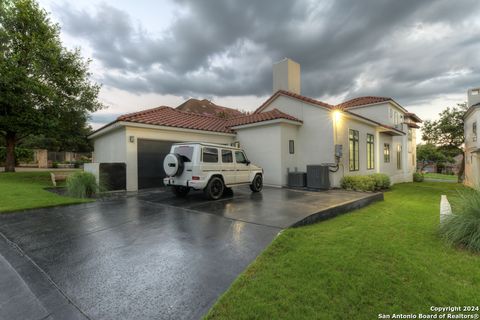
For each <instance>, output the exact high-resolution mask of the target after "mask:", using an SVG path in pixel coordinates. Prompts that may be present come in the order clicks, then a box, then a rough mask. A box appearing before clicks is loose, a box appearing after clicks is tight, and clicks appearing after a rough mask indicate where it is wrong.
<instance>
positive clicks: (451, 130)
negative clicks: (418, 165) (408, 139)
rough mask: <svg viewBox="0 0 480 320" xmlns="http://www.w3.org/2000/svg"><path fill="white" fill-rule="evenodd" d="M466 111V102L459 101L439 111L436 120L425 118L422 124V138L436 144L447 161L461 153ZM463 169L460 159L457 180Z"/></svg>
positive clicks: (428, 142) (433, 144)
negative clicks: (454, 105)
mask: <svg viewBox="0 0 480 320" xmlns="http://www.w3.org/2000/svg"><path fill="white" fill-rule="evenodd" d="M466 111H467V104H466V103H460V104H458V105H457V106H456V107H451V108H446V109H445V110H443V111H442V112H440V113H439V116H440V118H439V119H438V120H434V121H432V120H427V121H425V123H424V125H423V128H422V140H423V141H425V142H426V143H427V144H430V145H432V146H436V147H437V148H438V151H440V152H441V153H442V154H443V155H444V156H445V158H446V160H447V161H451V159H453V157H455V156H456V155H458V154H463V149H462V146H463V143H464V141H465V137H464V119H463V117H464V115H465V112H466ZM417 157H418V155H417ZM463 171H464V163H463V161H462V166H461V168H460V172H459V175H458V176H459V180H461V179H462V176H463Z"/></svg>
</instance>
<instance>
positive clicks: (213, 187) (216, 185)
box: [203, 177, 225, 200]
mask: <svg viewBox="0 0 480 320" xmlns="http://www.w3.org/2000/svg"><path fill="white" fill-rule="evenodd" d="M224 190H225V185H224V184H223V180H222V179H220V178H219V177H213V178H212V179H210V181H209V182H208V184H207V187H206V188H205V189H204V190H203V192H204V193H205V196H206V197H207V198H208V199H210V200H218V199H220V198H221V197H222V195H223V191H224Z"/></svg>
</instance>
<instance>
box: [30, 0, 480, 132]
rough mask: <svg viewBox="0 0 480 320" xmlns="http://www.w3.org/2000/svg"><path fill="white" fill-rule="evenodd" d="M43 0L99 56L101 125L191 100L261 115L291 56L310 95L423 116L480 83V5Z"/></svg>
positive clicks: (354, 0)
mask: <svg viewBox="0 0 480 320" xmlns="http://www.w3.org/2000/svg"><path fill="white" fill-rule="evenodd" d="M39 2H40V4H41V5H42V6H43V7H44V8H45V9H46V10H47V11H49V12H50V13H51V15H52V19H53V20H54V21H56V22H58V23H60V26H61V27H62V38H63V40H64V44H65V45H66V46H67V47H69V48H74V47H80V48H81V50H82V53H83V55H84V56H85V57H86V58H91V59H92V60H93V62H92V71H93V73H94V80H95V81H97V82H99V83H101V84H102V85H103V88H102V92H101V100H102V102H103V103H104V104H105V105H107V106H108V108H107V109H105V110H102V111H100V112H97V113H95V114H94V115H93V116H92V123H93V125H94V127H98V126H99V125H100V124H103V123H105V122H109V121H111V120H113V119H114V118H115V117H116V116H118V115H119V114H122V113H125V112H131V111H137V110H141V109H145V108H150V107H155V106H159V105H169V106H177V105H178V104H180V103H181V102H183V101H184V100H185V99H188V98H190V97H194V98H201V99H203V98H207V99H210V100H212V101H213V102H215V103H217V104H220V105H224V106H227V107H236V108H240V109H244V110H253V109H255V108H256V107H258V106H259V105H260V104H261V103H262V102H263V101H264V100H265V99H266V98H267V97H268V96H269V95H271V93H272V63H273V62H275V61H278V60H281V59H282V58H284V57H289V58H291V59H293V60H295V61H297V62H299V63H300V64H301V67H302V94H304V95H306V96H310V97H314V98H318V99H320V100H322V101H325V102H328V103H332V104H337V103H340V102H342V101H344V100H345V99H348V98H352V97H356V96H362V95H380V96H390V97H392V98H394V99H395V100H396V101H397V102H399V103H400V104H402V105H403V106H404V107H406V108H407V109H409V110H410V111H413V112H415V113H417V114H418V115H420V116H421V117H422V118H424V119H432V118H435V117H436V114H437V113H438V112H439V111H441V110H442V109H443V108H445V107H446V106H454V105H455V104H456V103H460V102H463V101H465V99H466V90H467V89H468V88H470V87H476V86H480V19H479V18H478V17H480V6H479V5H478V1H477V0H457V1H451V0H437V1H418V0H402V1H398V0H391V1H387V0H362V1H358V0H348V1H347V0H331V1H315V0H305V1H291V0H262V1H257V0H242V1H240V0H210V1H207V0H171V1H169V0H162V1H159V0H155V1H154V0H150V1H148V0H135V1H132V0H116V1H113V0H112V1H97V0H77V1H74V2H73V1H68V0H40V1H39Z"/></svg>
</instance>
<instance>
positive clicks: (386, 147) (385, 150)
mask: <svg viewBox="0 0 480 320" xmlns="http://www.w3.org/2000/svg"><path fill="white" fill-rule="evenodd" d="M383 162H384V163H390V143H384V144H383Z"/></svg>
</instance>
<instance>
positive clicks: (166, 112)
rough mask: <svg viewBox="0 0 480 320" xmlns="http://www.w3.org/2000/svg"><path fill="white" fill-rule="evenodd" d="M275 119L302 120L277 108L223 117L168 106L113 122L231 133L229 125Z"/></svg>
mask: <svg viewBox="0 0 480 320" xmlns="http://www.w3.org/2000/svg"><path fill="white" fill-rule="evenodd" d="M275 119H287V120H291V121H297V122H299V123H302V121H300V120H298V119H297V118H295V117H292V116H291V115H288V114H286V113H283V112H281V111H279V110H277V109H274V110H271V111H267V112H262V113H259V114H251V115H246V116H241V117H236V118H231V119H224V118H220V117H217V116H207V115H201V114H197V113H191V112H185V111H180V110H178V109H173V108H170V107H158V108H153V109H148V110H143V111H139V112H134V113H129V114H125V115H122V116H120V117H118V118H117V120H116V121H115V122H118V121H125V122H135V123H144V124H151V125H158V126H167V127H176V128H184V129H193V130H204V131H213V132H223V133H233V132H234V131H233V130H232V129H231V127H234V126H239V125H245V124H251V123H257V122H262V121H268V120H275Z"/></svg>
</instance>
